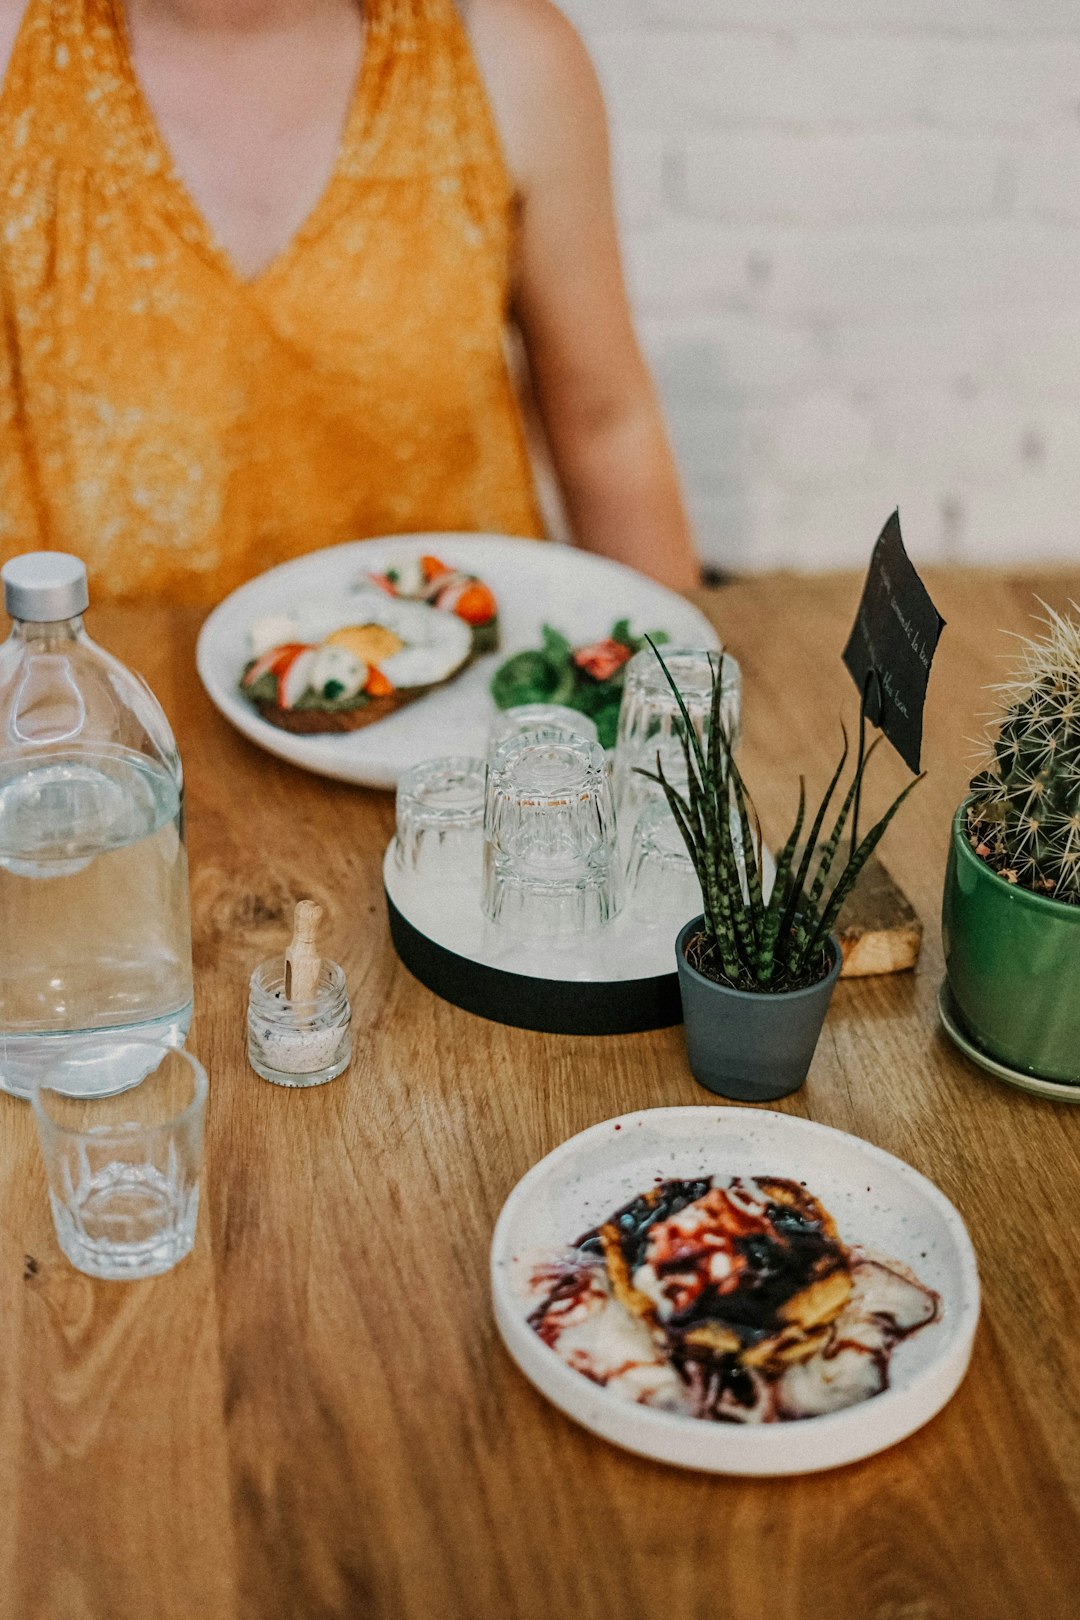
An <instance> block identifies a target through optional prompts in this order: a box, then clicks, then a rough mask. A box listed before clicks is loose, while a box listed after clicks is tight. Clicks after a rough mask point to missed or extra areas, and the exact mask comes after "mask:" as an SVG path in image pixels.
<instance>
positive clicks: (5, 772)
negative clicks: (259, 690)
mask: <svg viewBox="0 0 1080 1620" xmlns="http://www.w3.org/2000/svg"><path fill="white" fill-rule="evenodd" d="M191 995H192V992H191V935H190V920H189V914H188V884H187V856H186V852H185V848H184V838H183V811H182V805H181V796H180V789H179V786H178V784H177V782H176V780H175V779H174V777H173V776H172V775H171V774H170V772H168V771H167V770H166V769H164V768H163V766H162V765H160V764H159V763H158V762H157V761H156V760H154V759H151V758H149V757H147V756H146V755H144V754H140V753H136V752H134V751H133V750H131V749H127V748H122V747H105V748H102V749H101V750H100V751H96V750H90V749H86V748H83V749H78V750H72V751H71V752H70V753H63V752H56V751H50V752H49V753H48V754H46V755H43V756H42V758H41V759H40V760H39V761H34V762H30V761H28V760H27V759H26V758H25V756H23V757H21V758H20V759H18V760H15V761H4V760H3V759H2V758H0V1088H2V1089H4V1090H6V1091H11V1092H14V1093H15V1094H16V1095H21V1096H25V1095H27V1094H28V1092H29V1090H30V1089H31V1087H32V1086H33V1084H34V1083H35V1082H36V1081H37V1080H38V1079H40V1078H41V1077H42V1076H43V1075H44V1074H46V1073H52V1074H54V1075H55V1074H56V1072H57V1070H58V1067H59V1066H61V1065H63V1067H64V1069H65V1070H66V1071H69V1072H70V1074H71V1075H72V1077H73V1086H72V1089H74V1087H75V1084H77V1088H78V1090H79V1091H80V1092H98V1091H102V1092H104V1091H113V1090H122V1089H124V1088H125V1087H126V1086H129V1085H132V1084H134V1083H135V1082H136V1081H137V1080H139V1079H140V1078H142V1075H143V1074H144V1073H145V1061H146V1060H145V1055H144V1051H143V1049H142V1048H141V1047H138V1046H135V1047H132V1048H129V1049H127V1050H125V1047H124V1040H125V1037H136V1038H138V1039H141V1040H156V1041H169V1042H172V1043H174V1044H182V1042H183V1039H184V1036H185V1035H186V1033H187V1029H188V1025H189V1024H190V1022H191ZM102 1032H107V1033H108V1034H109V1035H110V1051H109V1054H108V1057H107V1059H105V1058H103V1057H102V1056H101V1055H100V1052H99V1054H98V1055H97V1057H96V1060H95V1062H94V1063H92V1064H88V1063H87V1062H86V1061H85V1060H80V1059H79V1056H78V1052H77V1047H78V1041H79V1038H80V1036H86V1035H88V1034H91V1033H93V1034H96V1035H99V1036H100V1035H101V1033H102ZM113 1034H115V1036H116V1043H115V1046H113V1043H112V1040H111V1037H112V1035H113Z"/></svg>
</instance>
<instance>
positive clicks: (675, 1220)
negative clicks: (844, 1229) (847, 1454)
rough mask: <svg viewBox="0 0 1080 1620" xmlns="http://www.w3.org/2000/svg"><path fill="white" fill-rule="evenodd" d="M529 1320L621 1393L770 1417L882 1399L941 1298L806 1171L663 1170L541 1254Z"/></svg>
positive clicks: (702, 1411)
mask: <svg viewBox="0 0 1080 1620" xmlns="http://www.w3.org/2000/svg"><path fill="white" fill-rule="evenodd" d="M532 1291H533V1292H534V1293H535V1294H538V1295H539V1296H541V1303H540V1304H539V1305H538V1306H537V1308H536V1309H535V1310H534V1311H533V1312H532V1314H531V1316H530V1318H529V1321H530V1323H531V1325H532V1327H533V1328H534V1330H535V1331H536V1332H537V1333H538V1334H539V1335H540V1337H541V1338H543V1339H544V1340H545V1342H546V1343H547V1344H549V1345H550V1346H551V1348H552V1349H553V1350H555V1351H556V1353H557V1354H559V1355H560V1356H561V1357H562V1359H563V1360H564V1361H566V1362H567V1363H568V1364H569V1365H570V1366H572V1367H574V1369H575V1370H576V1371H578V1372H581V1373H583V1374H584V1375H585V1376H586V1377H589V1378H591V1379H593V1381H594V1382H597V1383H600V1384H603V1385H605V1386H606V1387H608V1388H610V1389H611V1390H612V1392H613V1393H615V1394H617V1395H620V1396H622V1397H623V1398H626V1399H631V1400H635V1401H638V1402H640V1403H642V1404H646V1405H653V1406H658V1407H661V1408H664V1409H666V1410H669V1411H676V1412H683V1413H685V1414H686V1415H688V1416H693V1417H705V1418H712V1419H714V1420H720V1421H730V1422H740V1423H761V1422H770V1421H780V1420H790V1419H793V1418H800V1417H811V1416H816V1415H819V1414H822V1413H824V1412H827V1411H835V1410H838V1409H840V1408H841V1407H844V1406H849V1405H853V1404H855V1403H856V1402H857V1401H861V1400H866V1399H868V1398H869V1397H871V1396H873V1395H876V1394H879V1393H880V1392H881V1390H883V1389H884V1388H885V1387H886V1386H887V1384H888V1367H889V1357H890V1354H891V1351H892V1349H893V1347H894V1346H895V1345H896V1344H897V1343H898V1342H899V1341H900V1340H901V1339H903V1338H905V1337H907V1336H908V1335H909V1334H910V1333H913V1332H915V1331H916V1329H918V1328H920V1327H923V1326H926V1325H927V1324H928V1323H929V1322H931V1321H933V1320H934V1319H935V1318H936V1316H937V1313H938V1304H939V1302H938V1299H937V1296H936V1294H934V1293H933V1291H932V1290H930V1289H928V1288H926V1287H925V1286H924V1285H923V1284H922V1283H920V1282H919V1280H918V1278H917V1277H915V1276H914V1275H913V1274H912V1273H911V1272H910V1271H908V1270H907V1269H906V1268H905V1267H904V1266H902V1265H900V1264H899V1263H898V1262H896V1261H891V1260H887V1259H885V1258H883V1257H880V1256H875V1255H871V1254H869V1253H867V1252H864V1251H863V1250H861V1249H858V1248H851V1247H848V1246H846V1245H845V1244H844V1243H843V1242H841V1240H840V1237H839V1234H838V1232H837V1230H836V1224H835V1222H834V1220H833V1218H832V1216H831V1215H830V1214H829V1212H828V1211H827V1210H826V1209H825V1208H824V1207H823V1205H822V1204H821V1203H820V1201H819V1200H818V1199H817V1198H815V1197H814V1195H813V1194H812V1193H810V1192H809V1191H808V1190H807V1189H806V1188H805V1187H804V1186H803V1185H802V1184H801V1183H800V1182H795V1181H791V1180H788V1179H786V1178H783V1177H770V1176H758V1177H754V1178H749V1177H746V1178H743V1177H735V1178H732V1179H731V1180H729V1181H727V1182H726V1183H724V1184H723V1185H720V1184H718V1183H717V1182H716V1181H715V1180H713V1179H712V1178H704V1179H700V1180H695V1181H674V1180H672V1181H658V1182H657V1184H656V1185H655V1186H654V1187H653V1188H651V1189H650V1190H649V1191H648V1192H646V1193H643V1194H642V1195H641V1196H640V1197H638V1198H635V1199H633V1200H632V1201H631V1202H630V1203H629V1204H626V1205H624V1206H623V1207H622V1208H621V1209H619V1210H617V1211H616V1212H615V1213H614V1214H613V1215H612V1216H611V1217H610V1218H609V1219H608V1220H607V1221H605V1222H604V1223H603V1224H602V1225H600V1226H599V1227H597V1228H595V1229H594V1230H593V1231H591V1232H587V1233H585V1234H584V1235H583V1236H582V1237H581V1238H579V1239H578V1241H577V1243H576V1245H575V1246H574V1249H573V1251H572V1253H570V1254H569V1255H566V1256H562V1257H559V1258H558V1259H555V1260H550V1261H547V1262H545V1263H544V1264H543V1265H541V1266H540V1267H538V1269H537V1270H536V1272H535V1274H534V1280H533V1286H532Z"/></svg>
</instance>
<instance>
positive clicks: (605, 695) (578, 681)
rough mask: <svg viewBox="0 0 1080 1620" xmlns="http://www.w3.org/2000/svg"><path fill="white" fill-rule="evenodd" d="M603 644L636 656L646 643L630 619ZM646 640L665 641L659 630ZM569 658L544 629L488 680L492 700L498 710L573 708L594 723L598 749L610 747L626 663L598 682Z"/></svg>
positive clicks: (568, 649)
mask: <svg viewBox="0 0 1080 1620" xmlns="http://www.w3.org/2000/svg"><path fill="white" fill-rule="evenodd" d="M607 639H608V640H610V641H615V642H618V644H619V645H620V646H621V647H625V648H627V650H628V651H629V652H631V653H636V652H639V651H640V649H641V648H642V647H644V646H645V644H646V637H645V636H643V635H641V636H635V635H634V634H633V632H632V631H631V629H630V621H629V619H619V620H617V621H616V623H615V624H614V625H613V626H612V629H611V634H610V636H609V637H608V638H607ZM649 639H650V640H652V641H653V642H654V643H657V644H658V645H661V646H663V645H664V643H666V642H667V641H669V640H670V637H669V636H668V634H667V632H666V631H664V630H652V631H650V632H649ZM574 656H575V648H574V646H573V645H572V643H571V642H570V641H569V640H568V638H567V637H566V636H564V635H563V634H562V632H561V631H559V630H556V629H555V628H554V627H553V626H552V625H550V624H545V625H544V626H543V629H542V631H541V644H540V646H539V647H535V648H528V649H527V650H526V651H524V652H519V653H514V654H513V656H512V657H510V658H507V659H506V660H505V661H504V662H503V663H502V664H500V665H499V667H498V669H497V670H496V671H495V673H494V675H493V676H492V678H491V695H492V697H493V698H494V700H495V703H496V706H497V707H498V708H500V709H516V708H518V707H519V706H520V705H521V704H523V703H562V704H564V705H565V706H566V707H567V708H569V709H577V710H578V712H579V713H580V714H587V715H588V716H589V718H590V719H591V720H592V721H593V722H594V723H595V725H596V730H597V734H598V736H599V739H600V742H601V745H602V746H603V747H604V748H613V747H614V746H615V735H616V731H617V730H618V724H619V705H620V703H621V702H622V689H623V678H624V673H625V669H626V664H625V663H622V664H620V665H619V667H618V668H617V669H616V670H615V671H614V673H613V674H611V675H609V676H607V678H606V679H603V680H598V679H596V677H595V676H593V675H590V674H589V672H588V670H587V669H583V668H581V667H579V666H578V665H577V664H576V663H575V661H574Z"/></svg>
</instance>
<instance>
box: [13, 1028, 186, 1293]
mask: <svg viewBox="0 0 1080 1620" xmlns="http://www.w3.org/2000/svg"><path fill="white" fill-rule="evenodd" d="M140 1044H141V1047H142V1050H141V1052H140V1053H139V1067H140V1069H141V1070H142V1078H141V1079H140V1080H139V1081H138V1082H137V1084H135V1085H134V1086H131V1085H130V1073H131V1064H132V1060H133V1055H134V1047H135V1043H134V1042H132V1041H130V1040H127V1041H125V1042H124V1043H123V1046H122V1047H121V1048H119V1049H117V1048H114V1047H112V1046H111V1045H110V1043H107V1042H104V1041H88V1042H85V1043H83V1044H81V1045H80V1046H78V1047H75V1048H73V1049H72V1050H71V1052H70V1055H69V1056H68V1057H67V1058H66V1059H65V1061H64V1062H63V1063H61V1064H58V1065H57V1066H56V1067H55V1068H53V1069H51V1070H49V1072H48V1073H47V1074H46V1075H45V1076H44V1078H43V1080H42V1082H41V1084H40V1085H39V1086H37V1087H36V1088H35V1090H34V1093H33V1104H34V1113H35V1116H36V1118H37V1127H38V1138H39V1140H40V1143H41V1152H42V1157H43V1158H44V1160H45V1171H46V1175H47V1177H48V1183H49V1202H50V1204H51V1205H52V1212H53V1220H54V1222H55V1224H56V1236H57V1239H58V1240H59V1243H60V1247H61V1249H62V1250H63V1251H64V1253H65V1255H66V1256H67V1258H68V1259H69V1260H70V1261H71V1263H72V1265H73V1266H75V1267H76V1268H77V1269H78V1270H79V1271H84V1272H86V1273H87V1274H88V1275H89V1276H91V1277H105V1278H112V1279H116V1280H123V1279H134V1278H138V1277H155V1276H157V1275H159V1274H160V1273H161V1272H163V1271H169V1270H170V1269H171V1268H172V1267H173V1266H175V1265H176V1263H177V1261H179V1260H182V1259H183V1258H184V1256H185V1255H186V1254H188V1253H189V1252H190V1250H191V1248H192V1245H193V1244H194V1242H195V1222H196V1217H197V1215H198V1208H199V1171H200V1168H201V1165H202V1149H203V1122H204V1117H205V1112H206V1091H207V1083H206V1071H205V1070H204V1069H203V1066H202V1064H201V1063H199V1061H198V1059H197V1058H194V1057H193V1056H192V1055H191V1053H190V1052H186V1051H183V1050H181V1049H180V1048H178V1047H174V1046H163V1045H159V1044H157V1043H156V1042H149V1041H144V1042H142V1043H140ZM110 1051H118V1052H119V1057H118V1062H119V1063H120V1064H121V1066H122V1074H123V1082H122V1083H124V1084H127V1085H128V1088H129V1089H127V1090H126V1091H124V1092H122V1093H121V1094H120V1095H114V1096H100V1095H98V1096H88V1095H86V1094H85V1091H83V1090H82V1081H81V1080H80V1072H79V1071H80V1064H82V1063H85V1064H89V1065H90V1066H91V1069H92V1072H93V1073H95V1074H100V1073H101V1071H102V1069H103V1068H105V1067H107V1064H108V1061H109V1053H110Z"/></svg>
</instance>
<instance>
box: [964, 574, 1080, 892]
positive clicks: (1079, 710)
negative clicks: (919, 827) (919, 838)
mask: <svg viewBox="0 0 1080 1620" xmlns="http://www.w3.org/2000/svg"><path fill="white" fill-rule="evenodd" d="M1043 607H1044V608H1045V611H1046V618H1045V620H1044V621H1043V622H1044V623H1045V625H1046V627H1047V629H1046V634H1045V635H1043V636H1040V637H1038V638H1032V639H1029V638H1027V637H1021V638H1020V639H1021V642H1022V645H1023V659H1022V664H1021V668H1020V669H1019V671H1018V673H1017V675H1016V676H1015V677H1014V679H1013V680H1011V681H1009V682H1007V683H1006V684H1005V685H1004V686H1002V687H999V688H998V689H997V690H999V691H1000V692H1001V693H1002V694H1003V696H1004V699H1005V703H1006V705H1007V707H1006V710H1005V714H1004V716H1003V718H1002V720H1001V723H1000V726H999V729H998V735H997V738H996V739H995V740H994V741H993V742H992V744H991V750H992V751H991V757H990V759H989V761H988V763H987V767H986V769H985V770H983V771H982V772H981V773H980V774H979V775H978V776H976V777H975V779H974V780H973V782H972V784H971V791H972V802H971V809H970V815H969V830H970V833H971V838H972V843H973V845H974V847H975V849H976V851H977V853H978V854H980V855H981V856H982V857H983V858H984V859H985V860H987V861H988V862H989V864H990V865H991V866H993V867H994V868H995V870H997V871H998V872H1000V873H1001V875H1002V876H1003V877H1005V878H1007V879H1008V880H1009V882H1011V883H1019V884H1021V885H1022V886H1023V887H1024V888H1028V889H1033V890H1035V891H1036V892H1037V893H1040V894H1047V895H1051V896H1053V898H1055V899H1057V900H1067V901H1071V902H1073V903H1080V624H1076V623H1075V622H1074V621H1073V620H1071V619H1068V618H1065V617H1064V616H1063V615H1062V614H1060V613H1056V612H1054V610H1053V609H1052V608H1047V607H1046V604H1045V603H1043Z"/></svg>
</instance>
